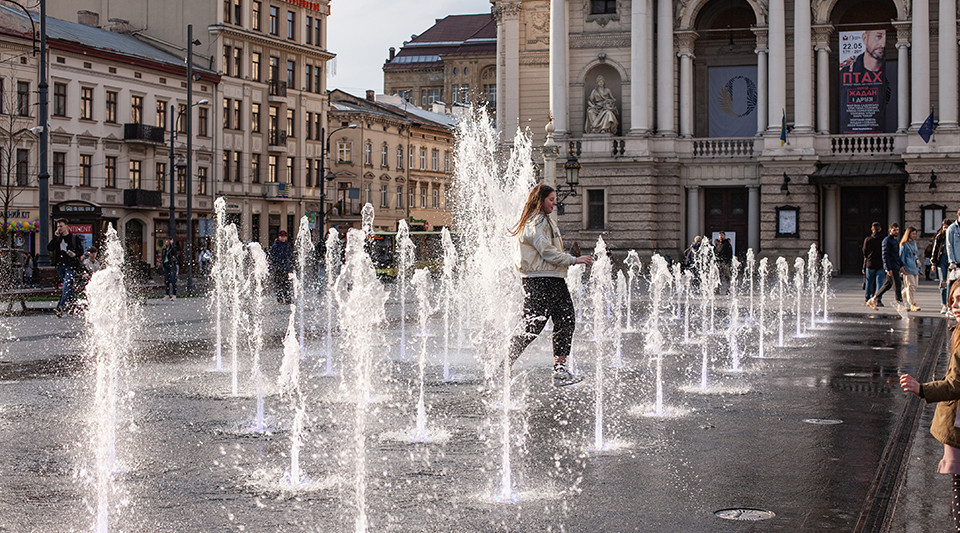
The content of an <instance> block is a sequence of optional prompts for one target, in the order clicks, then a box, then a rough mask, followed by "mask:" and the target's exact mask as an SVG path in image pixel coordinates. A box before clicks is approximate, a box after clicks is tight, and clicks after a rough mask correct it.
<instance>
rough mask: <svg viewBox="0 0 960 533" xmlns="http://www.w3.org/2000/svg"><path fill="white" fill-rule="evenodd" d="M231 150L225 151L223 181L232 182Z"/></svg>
mask: <svg viewBox="0 0 960 533" xmlns="http://www.w3.org/2000/svg"><path fill="white" fill-rule="evenodd" d="M230 155H231V153H230V150H224V151H223V181H225V182H226V181H230V159H231V157H230Z"/></svg>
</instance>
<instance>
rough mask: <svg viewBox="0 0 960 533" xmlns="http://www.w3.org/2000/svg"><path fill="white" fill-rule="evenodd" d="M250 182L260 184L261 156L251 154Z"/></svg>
mask: <svg viewBox="0 0 960 533" xmlns="http://www.w3.org/2000/svg"><path fill="white" fill-rule="evenodd" d="M250 181H251V182H252V183H260V154H250Z"/></svg>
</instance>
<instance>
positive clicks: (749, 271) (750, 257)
mask: <svg viewBox="0 0 960 533" xmlns="http://www.w3.org/2000/svg"><path fill="white" fill-rule="evenodd" d="M755 266H756V257H755V256H754V253H753V248H747V263H746V266H745V267H744V272H746V275H747V284H748V286H749V287H750V320H753V316H754V314H753V310H754V307H753V270H754V267H755Z"/></svg>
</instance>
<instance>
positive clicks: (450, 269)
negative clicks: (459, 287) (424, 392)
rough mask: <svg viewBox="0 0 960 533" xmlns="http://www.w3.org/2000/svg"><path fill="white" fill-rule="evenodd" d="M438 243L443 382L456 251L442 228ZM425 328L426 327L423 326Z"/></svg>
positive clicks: (447, 363)
mask: <svg viewBox="0 0 960 533" xmlns="http://www.w3.org/2000/svg"><path fill="white" fill-rule="evenodd" d="M440 242H441V243H442V244H443V278H442V282H441V286H442V291H443V380H444V381H450V380H451V379H452V378H451V376H450V300H452V299H453V298H454V295H455V292H456V289H455V287H454V281H455V280H454V270H455V269H456V268H457V249H456V247H454V245H453V238H452V237H451V236H450V230H448V229H447V228H443V230H441V232H440ZM424 328H426V326H424Z"/></svg>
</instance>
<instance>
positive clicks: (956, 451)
mask: <svg viewBox="0 0 960 533" xmlns="http://www.w3.org/2000/svg"><path fill="white" fill-rule="evenodd" d="M949 302H950V307H951V308H954V307H955V306H957V305H958V304H960V283H954V284H953V286H951V287H950V298H949ZM900 387H901V388H902V389H903V390H904V391H906V392H909V393H911V394H914V395H915V396H917V397H919V398H921V399H923V400H926V402H927V403H934V402H939V403H937V410H936V412H935V413H934V415H933V422H931V423H930V434H931V435H933V437H934V438H935V439H937V440H938V441H940V442H942V443H943V459H941V460H940V464H939V465H938V466H937V472H938V473H940V474H953V524H954V526H955V527H956V530H957V531H958V532H960V427H957V425H956V423H957V405H958V402H957V401H956V400H960V327H955V328H953V335H952V336H951V338H950V362H949V363H948V364H947V375H946V377H944V378H943V379H941V380H939V381H928V382H927V383H923V384H921V383H919V382H918V381H917V380H916V379H914V377H913V376H911V375H910V374H904V375H902V376H900Z"/></svg>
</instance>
